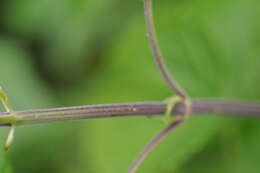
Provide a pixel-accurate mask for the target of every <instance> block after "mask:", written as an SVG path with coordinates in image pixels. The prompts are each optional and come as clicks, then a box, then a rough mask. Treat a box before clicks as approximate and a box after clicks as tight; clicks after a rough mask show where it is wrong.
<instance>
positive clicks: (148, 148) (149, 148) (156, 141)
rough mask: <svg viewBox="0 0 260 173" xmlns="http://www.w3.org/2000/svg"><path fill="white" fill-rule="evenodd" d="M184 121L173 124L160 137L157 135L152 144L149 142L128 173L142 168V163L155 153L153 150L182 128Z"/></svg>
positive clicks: (133, 172)
mask: <svg viewBox="0 0 260 173" xmlns="http://www.w3.org/2000/svg"><path fill="white" fill-rule="evenodd" d="M183 122H184V121H183V119H180V120H177V121H175V122H173V123H171V124H170V125H169V126H168V127H166V128H165V129H163V130H162V131H161V132H160V133H159V134H158V135H156V136H155V137H154V138H153V139H152V141H151V142H149V143H148V144H147V145H146V146H145V147H144V150H143V151H142V152H141V153H140V154H139V155H138V157H137V158H136V159H135V160H134V162H133V164H132V165H131V166H130V168H129V169H128V171H127V173H135V172H136V171H137V169H138V168H139V167H140V165H141V163H142V162H143V161H144V160H145V158H146V157H147V156H148V155H149V154H150V152H152V151H153V149H154V148H155V147H156V146H157V145H158V144H159V143H160V142H161V141H162V140H163V139H164V138H165V137H166V136H167V135H169V134H170V133H171V132H172V131H173V130H174V129H175V128H177V127H178V126H180V125H181V124H182V123H183Z"/></svg>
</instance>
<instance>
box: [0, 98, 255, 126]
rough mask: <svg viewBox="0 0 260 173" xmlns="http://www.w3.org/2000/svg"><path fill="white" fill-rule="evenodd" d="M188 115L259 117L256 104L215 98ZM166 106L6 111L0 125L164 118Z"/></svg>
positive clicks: (178, 109)
mask: <svg viewBox="0 0 260 173" xmlns="http://www.w3.org/2000/svg"><path fill="white" fill-rule="evenodd" d="M190 106H191V107H190V115H191V116H194V115H203V114H207V115H212V114H219V115H225V116H237V117H246V118H250V117H257V118H260V103H259V102H256V103H254V102H240V101H231V100H216V99H192V100H191V105H190ZM165 111H166V104H165V103H164V102H141V103H125V104H107V105H88V106H76V107H65V108H53V109H36V110H24V111H16V112H15V113H16V114H15V115H16V116H15V117H13V116H11V115H10V113H8V112H2V113H0V125H2V126H3V125H9V124H12V123H16V124H17V125H20V124H33V123H49V122H60V121H68V120H81V119H97V118H112V117H129V116H147V117H150V116H159V115H164V114H165ZM184 113H185V110H184V105H183V104H182V103H179V104H177V105H176V106H175V107H174V109H173V115H182V114H184Z"/></svg>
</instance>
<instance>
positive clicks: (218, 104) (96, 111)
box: [0, 0, 260, 173]
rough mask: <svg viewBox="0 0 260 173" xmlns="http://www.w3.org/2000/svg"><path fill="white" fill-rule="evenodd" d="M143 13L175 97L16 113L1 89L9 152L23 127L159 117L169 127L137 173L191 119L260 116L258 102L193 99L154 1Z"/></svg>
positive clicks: (151, 144)
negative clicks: (165, 41)
mask: <svg viewBox="0 0 260 173" xmlns="http://www.w3.org/2000/svg"><path fill="white" fill-rule="evenodd" d="M144 14H145V21H146V26H147V32H148V38H149V43H150V46H151V50H152V53H153V56H154V59H155V62H156V64H157V67H158V69H159V71H160V73H161V76H162V77H163V78H164V80H165V81H166V83H167V84H168V86H169V87H170V89H171V90H172V92H173V93H175V95H174V96H172V97H169V98H167V99H165V101H156V102H134V103H120V104H106V105H87V106H75V107H64V108H53V109H37V110H23V111H15V110H14V109H13V108H12V106H11V105H10V103H9V101H8V98H7V96H6V94H5V92H4V91H3V90H2V88H0V98H1V100H2V103H3V105H4V108H5V110H6V112H2V113H0V125H1V126H10V131H9V134H8V137H7V140H6V144H5V149H7V150H8V149H9V148H10V146H11V144H12V142H13V138H14V132H15V127H16V126H17V125H24V124H37V123H49V122H59V121H65V120H66V121H69V120H81V119H98V118H113V117H131V116H135V117H137V116H139V117H141V116H145V117H153V116H160V117H162V118H161V119H162V120H163V121H164V122H165V124H166V127H165V128H164V129H163V130H162V131H161V132H160V133H159V134H158V135H156V136H155V137H154V138H153V139H152V140H151V141H150V142H149V143H148V144H147V145H146V146H145V148H144V149H143V151H142V152H141V153H140V154H139V156H137V158H136V159H135V160H134V161H133V163H132V165H131V166H130V167H129V169H128V170H127V172H128V173H134V172H136V171H137V169H138V168H139V166H140V164H141V163H142V162H143V161H144V159H145V158H146V157H147V155H148V154H149V153H150V152H151V151H152V150H153V149H154V148H155V147H156V146H157V145H158V144H159V143H160V142H161V141H162V140H163V139H164V138H165V137H166V136H167V135H168V134H170V133H171V132H172V131H173V130H174V129H175V128H177V127H178V126H180V125H181V124H183V123H185V122H186V121H187V120H188V118H189V117H190V116H194V115H203V114H219V115H226V116H234V117H236V116H237V117H248V118H250V117H259V116H260V103H259V102H254V103H253V102H244V101H234V100H224V99H214V98H212V99H193V98H190V97H189V95H188V94H187V93H186V92H185V91H184V90H183V89H182V88H181V87H180V86H179V85H178V84H177V82H176V81H175V80H174V79H173V78H172V76H171V75H170V73H169V71H168V69H167V66H166V65H165V63H164V61H163V58H162V54H161V51H160V47H159V44H158V41H157V38H156V32H155V27H154V21H153V14H152V0H144Z"/></svg>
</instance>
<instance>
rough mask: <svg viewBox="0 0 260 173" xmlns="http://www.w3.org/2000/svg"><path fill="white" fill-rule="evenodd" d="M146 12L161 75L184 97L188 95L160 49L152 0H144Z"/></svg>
mask: <svg viewBox="0 0 260 173" xmlns="http://www.w3.org/2000/svg"><path fill="white" fill-rule="evenodd" d="M144 14H145V21H146V27H147V32H148V38H149V41H150V45H151V48H152V53H153V56H154V58H155V62H156V64H157V67H158V69H159V70H160V72H161V75H162V76H163V78H164V80H165V81H166V82H167V84H168V85H169V87H170V88H171V89H172V91H173V92H175V93H176V94H177V95H178V96H180V97H182V98H183V99H184V98H185V97H186V94H185V92H184V91H183V90H182V89H181V87H179V85H178V83H177V82H176V81H175V80H174V79H173V78H172V76H171V74H170V73H169V70H168V68H167V66H166V65H165V63H164V60H163V57H162V53H161V51H160V46H159V44H158V40H157V36H156V32H155V27H154V20H153V12H152V0H144Z"/></svg>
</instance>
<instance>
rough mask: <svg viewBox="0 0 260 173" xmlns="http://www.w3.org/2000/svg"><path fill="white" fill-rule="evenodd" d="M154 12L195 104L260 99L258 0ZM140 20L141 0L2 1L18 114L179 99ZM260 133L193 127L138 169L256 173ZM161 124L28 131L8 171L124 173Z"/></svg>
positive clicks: (216, 123)
mask: <svg viewBox="0 0 260 173" xmlns="http://www.w3.org/2000/svg"><path fill="white" fill-rule="evenodd" d="M154 6H155V9H154V10H155V14H154V15H155V23H156V26H157V32H158V37H159V40H160V43H161V47H162V50H163V52H164V56H165V58H166V62H167V64H168V66H169V68H170V70H171V71H172V72H173V73H174V75H175V77H176V79H177V80H178V81H179V82H180V84H181V85H182V86H183V87H184V88H185V89H186V90H187V91H188V93H189V94H190V95H191V96H192V97H218V98H220V97H221V98H223V97H224V98H235V99H241V100H242V99H248V100H259V98H260V90H259V83H260V78H259V73H260V68H259V65H260V20H259V18H260V10H259V8H260V1H259V0H160V1H156V2H155V4H154ZM143 18H144V17H143V4H142V1H141V0H132V1H131V0H129V1H124V2H123V1H122V0H78V1H74V0H41V1H35V0H23V1H20V0H0V84H1V85H2V86H3V88H4V89H5V90H6V91H7V93H8V95H9V97H10V100H11V102H12V104H13V105H14V107H15V109H18V110H20V109H33V108H50V107H60V106H72V105H86V104H102V103H117V102H132V101H148V100H164V99H165V98H166V97H169V96H170V95H171V92H170V91H169V89H168V87H167V86H166V84H165V82H164V81H163V80H162V78H161V77H160V74H159V72H158V70H157V69H156V66H155V65H154V62H153V59H152V57H151V53H150V48H149V45H148V41H147V38H146V31H145V25H144V21H143ZM1 110H2V111H3V109H1ZM259 125H260V122H259V121H258V120H247V119H242V118H241V119H233V118H224V117H215V116H211V117H207V116H203V117H196V118H191V119H190V120H189V122H188V123H186V125H184V126H183V127H181V128H179V129H178V130H177V131H176V133H174V134H172V135H170V136H169V137H168V138H167V139H166V140H165V141H164V142H163V143H162V144H161V145H160V146H159V147H158V148H156V150H155V151H154V152H153V153H152V154H151V156H150V157H149V158H148V159H147V160H146V161H145V162H144V164H143V165H142V166H141V169H140V170H139V172H142V173H158V172H163V173H172V172H176V173H188V172H189V173H190V172H194V173H195V172H212V173H218V172H223V173H244V172H250V173H255V172H259V170H260V164H259V158H260V148H259V145H260V138H258V137H259V136H260V126H259ZM163 127H164V125H163V124H162V123H161V122H160V121H156V120H153V119H148V118H124V119H104V120H89V121H76V122H65V123H55V124H44V125H33V126H24V127H19V128H17V132H16V138H15V143H14V145H13V148H12V150H11V151H9V152H7V153H6V152H4V151H3V150H2V149H1V150H0V155H1V157H0V171H1V172H3V173H11V172H13V173H16V172H17V173H18V172H19V173H23V172H26V173H35V172H38V173H41V172H42V173H45V172H48V173H57V172H62V173H81V172H86V173H115V172H117V173H118V172H125V171H126V169H127V168H128V166H129V164H130V163H131V161H132V160H133V159H134V158H135V157H136V155H137V154H138V153H139V152H140V151H141V150H142V148H143V146H144V145H145V144H146V143H147V142H148V141H149V140H150V139H151V138H152V137H153V136H154V135H155V134H156V133H158V131H159V130H160V129H162V128H163ZM6 130H7V129H4V128H3V129H2V128H1V136H0V137H1V138H0V139H1V143H2V145H3V143H4V139H5V136H6V132H7V131H6Z"/></svg>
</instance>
